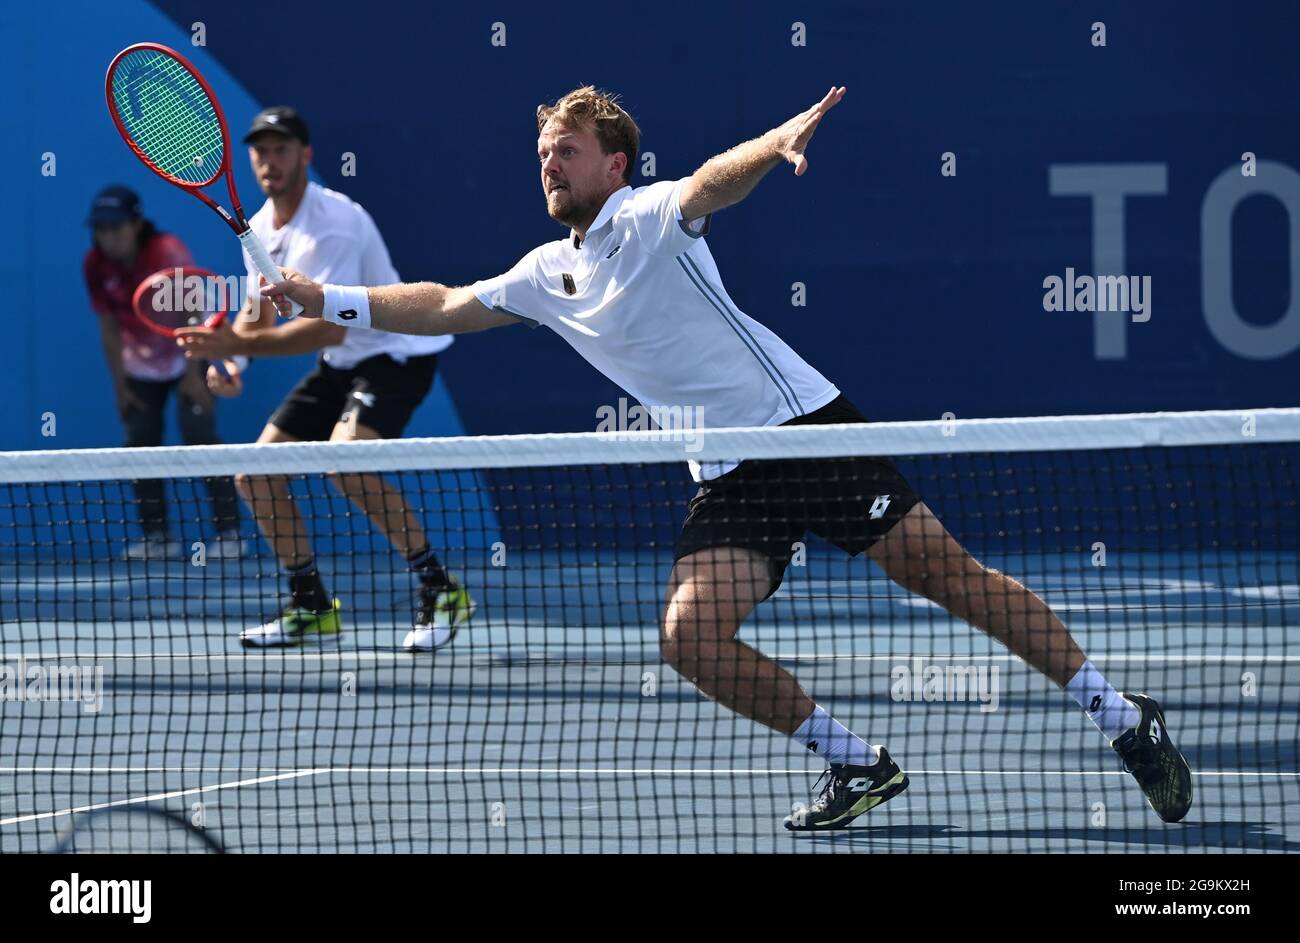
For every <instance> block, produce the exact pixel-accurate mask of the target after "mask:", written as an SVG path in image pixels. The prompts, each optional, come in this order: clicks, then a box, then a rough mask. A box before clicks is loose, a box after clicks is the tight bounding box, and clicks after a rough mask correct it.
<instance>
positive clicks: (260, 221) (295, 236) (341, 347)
mask: <svg viewBox="0 0 1300 943" xmlns="http://www.w3.org/2000/svg"><path fill="white" fill-rule="evenodd" d="M274 214H275V207H274V206H273V205H272V204H271V201H270V200H267V201H266V202H265V203H264V204H262V208H261V209H260V210H258V211H257V212H256V213H254V214H253V218H252V219H250V220H249V221H248V225H249V226H251V227H252V229H253V232H255V233H257V236H258V238H259V239H261V240H262V244H263V245H265V246H266V251H267V252H268V253H269V254H270V256H271V260H272V261H273V262H275V264H276V265H283V266H286V267H288V268H292V269H297V270H298V271H299V272H302V273H303V274H304V275H306V276H307V277H308V278H310V279H313V280H315V281H318V282H322V283H330V284H337V285H367V286H369V285H394V284H396V283H398V282H400V281H401V278H400V277H399V276H398V274H397V270H396V269H394V268H393V262H392V259H391V258H389V255H388V247H387V246H386V245H384V239H383V237H382V236H381V235H379V227H377V226H376V225H375V221H374V220H373V219H371V218H370V214H369V213H367V212H366V211H365V210H364V209H362V208H361V205H360V204H358V203H353V202H352V201H351V200H350V199H348V198H347V197H346V196H344V195H343V194H342V193H337V192H335V191H334V190H328V189H326V188H325V187H322V186H320V185H319V184H316V183H308V184H307V191H306V193H304V194H303V197H302V203H300V204H299V205H298V209H297V211H296V212H295V213H294V214H293V218H292V219H291V220H289V222H287V223H285V225H284V226H282V227H281V228H280V229H276V228H275V225H274V223H273V222H272V220H273V219H274ZM244 266H245V268H247V269H248V285H249V291H250V293H251V292H254V291H256V290H257V284H258V283H257V268H256V266H254V265H253V260H252V259H251V258H249V256H248V253H247V252H245V253H244ZM346 330H347V334H346V335H344V338H343V342H342V343H340V344H336V345H334V346H333V347H326V348H325V349H324V350H323V351H322V352H321V357H322V358H323V359H324V361H325V362H326V363H328V364H329V365H330V366H331V367H337V368H338V369H340V370H350V369H351V368H352V367H355V366H356V365H357V364H359V363H360V362H361V361H363V360H365V359H366V358H367V357H374V356H375V355H377V354H387V355H388V356H390V357H392V358H393V359H394V360H396V361H398V362H399V363H404V362H405V361H406V359H407V358H408V357H418V356H421V355H423V354H432V353H436V352H438V351H440V350H445V349H446V348H447V347H449V346H450V345H451V342H452V338H451V337H449V336H444V337H416V336H414V335H410V334H389V333H387V332H385V331H371V330H366V329H363V328H355V327H350V328H347V329H346Z"/></svg>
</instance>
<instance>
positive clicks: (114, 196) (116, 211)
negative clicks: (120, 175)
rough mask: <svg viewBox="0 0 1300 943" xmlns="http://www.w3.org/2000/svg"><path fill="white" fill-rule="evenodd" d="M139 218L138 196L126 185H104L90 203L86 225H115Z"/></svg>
mask: <svg viewBox="0 0 1300 943" xmlns="http://www.w3.org/2000/svg"><path fill="white" fill-rule="evenodd" d="M139 218H140V197H139V196H138V195H136V192H135V191H134V190H132V189H130V188H128V187H122V186H116V185H115V186H111V187H105V188H104V189H103V190H100V191H99V193H98V194H96V195H95V200H94V202H92V203H91V204H90V217H89V218H88V219H87V220H86V224H87V225H88V226H116V225H118V224H119V223H125V222H128V221H130V220H133V219H139Z"/></svg>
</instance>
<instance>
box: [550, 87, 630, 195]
mask: <svg viewBox="0 0 1300 943" xmlns="http://www.w3.org/2000/svg"><path fill="white" fill-rule="evenodd" d="M548 121H553V122H555V123H556V124H557V125H559V126H560V127H563V128H568V129H569V130H571V131H586V130H591V131H593V132H595V134H596V140H598V141H599V142H600V150H601V153H603V154H617V153H618V152H619V151H622V152H623V153H624V154H626V155H627V166H626V167H625V168H623V179H624V180H625V181H627V182H628V183H631V181H632V167H633V166H634V165H635V164H636V155H637V151H638V150H639V149H640V147H641V129H640V128H638V127H637V125H636V122H635V121H633V120H632V116H631V115H629V114H628V113H627V112H626V111H624V110H623V109H622V107H620V105H619V104H618V95H615V94H612V93H610V92H604V91H601V90H600V89H598V88H596V87H595V86H594V85H584V86H582V87H581V88H575V89H574V90H573V91H571V92H568V93H567V94H565V95H563V96H561V97H560V99H559V100H558V101H557V102H556V103H555V104H554V105H538V106H537V130H538V131H541V130H542V128H543V126H545V124H546V122H548Z"/></svg>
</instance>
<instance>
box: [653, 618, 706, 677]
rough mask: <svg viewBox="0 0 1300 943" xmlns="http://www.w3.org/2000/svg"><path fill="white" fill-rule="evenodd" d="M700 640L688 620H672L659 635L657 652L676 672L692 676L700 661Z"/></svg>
mask: <svg viewBox="0 0 1300 943" xmlns="http://www.w3.org/2000/svg"><path fill="white" fill-rule="evenodd" d="M701 644H702V640H701V639H700V637H699V633H698V632H697V631H696V630H695V627H694V626H693V625H692V624H691V622H690V620H681V619H678V620H674V621H673V622H671V623H670V624H668V625H667V626H665V628H664V631H663V633H662V634H661V635H660V636H659V654H660V655H661V656H662V657H663V660H664V661H665V662H666V663H667V664H668V665H669V666H670V667H671V668H672V669H673V670H674V671H676V672H677V673H678V674H682V675H685V676H687V677H693V676H694V675H695V673H696V671H695V669H696V667H697V666H698V665H699V661H700V648H701Z"/></svg>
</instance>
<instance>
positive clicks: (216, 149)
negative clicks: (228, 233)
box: [104, 43, 302, 317]
mask: <svg viewBox="0 0 1300 943" xmlns="http://www.w3.org/2000/svg"><path fill="white" fill-rule="evenodd" d="M104 96H105V98H106V99H107V101H108V112H109V114H111V115H112V116H113V124H115V125H116V126H117V131H118V133H119V134H121V135H122V140H124V141H126V143H127V145H128V146H130V148H131V150H133V151H134V152H135V156H136V157H138V158H140V160H141V161H143V162H144V165H145V166H146V167H148V168H149V169H150V170H152V171H153V172H154V173H156V174H157V175H158V176H160V177H162V178H163V179H164V180H166V181H167V182H168V183H171V184H175V185H176V186H178V187H180V188H181V189H182V190H185V191H187V192H189V193H192V194H194V195H195V196H196V197H198V198H199V199H200V200H202V201H203V203H204V204H206V205H207V206H208V207H209V208H211V209H212V211H213V212H215V213H216V214H217V215H218V216H220V217H221V218H222V219H224V220H225V221H226V223H227V225H229V226H230V228H231V229H233V230H234V231H235V235H237V236H238V237H239V241H240V243H242V244H243V246H244V249H245V250H246V251H247V252H248V255H249V257H250V258H251V259H252V260H253V264H254V265H255V266H256V267H257V270H258V271H259V272H261V273H262V277H263V278H265V279H266V280H267V281H268V282H270V283H271V284H273V285H278V284H279V283H280V282H282V281H284V278H283V276H281V275H280V269H279V267H278V266H276V265H275V263H274V262H272V261H271V257H270V255H268V254H267V251H266V247H265V246H263V245H262V240H260V239H258V238H257V235H256V234H255V233H254V232H253V230H251V229H250V228H249V227H248V219H247V218H246V217H245V216H244V209H243V207H242V206H241V205H240V203H239V194H238V193H236V192H235V174H234V171H233V170H232V165H231V159H230V129H229V128H228V127H227V126H226V115H225V113H224V112H223V111H222V110H221V105H220V104H219V103H218V102H217V96H216V95H215V94H213V92H212V87H211V86H210V85H208V83H207V80H206V79H204V78H203V76H202V75H200V74H199V70H198V69H196V68H194V66H193V65H192V64H191V63H190V61H189V60H188V59H186V58H185V57H184V56H182V55H181V54H180V53H179V52H177V51H176V50H174V49H170V48H168V47H167V46H163V45H160V44H159V43H136V44H135V45H134V46H127V47H126V48H125V49H123V50H122V51H121V52H119V53H118V54H117V55H116V56H114V57H113V61H112V62H111V63H109V66H108V76H107V78H106V79H105V80H104ZM222 174H225V177H226V189H227V190H228V191H229V193H230V206H231V210H233V215H232V214H231V212H230V211H227V210H226V208H225V207H224V206H222V205H221V204H220V203H218V202H217V201H216V200H214V199H213V198H212V197H210V196H209V195H208V194H206V193H204V192H203V190H204V188H205V187H208V186H210V185H211V184H213V183H215V182H216V180H217V178H218V177H220V176H221V175H222ZM290 306H291V310H290V311H289V312H288V313H287V314H285V312H283V311H282V312H281V313H282V314H285V316H286V317H297V316H298V314H300V313H301V312H302V305H300V304H298V303H297V302H296V301H292V300H290Z"/></svg>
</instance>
